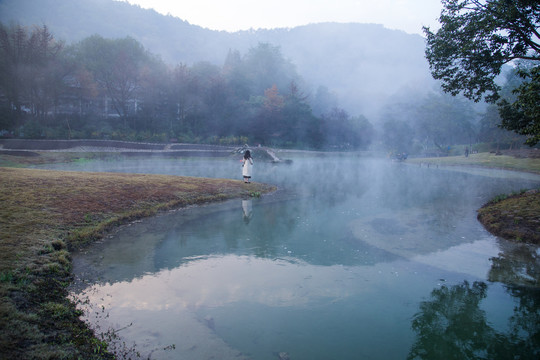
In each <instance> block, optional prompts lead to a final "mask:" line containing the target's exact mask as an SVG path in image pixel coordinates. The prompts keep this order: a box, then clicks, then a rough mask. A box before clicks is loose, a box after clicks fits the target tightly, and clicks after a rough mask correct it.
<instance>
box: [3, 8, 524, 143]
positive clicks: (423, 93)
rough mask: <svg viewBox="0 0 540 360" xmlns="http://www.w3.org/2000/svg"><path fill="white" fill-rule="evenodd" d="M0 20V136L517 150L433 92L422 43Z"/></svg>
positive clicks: (315, 29) (74, 20) (75, 14)
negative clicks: (485, 146)
mask: <svg viewBox="0 0 540 360" xmlns="http://www.w3.org/2000/svg"><path fill="white" fill-rule="evenodd" d="M0 22H1V26H0V30H1V31H0V42H1V44H0V45H1V46H0V105H1V107H0V136H15V137H31V138H110V139H119V140H144V141H168V140H170V139H176V140H178V141H186V142H210V143H242V142H246V141H249V142H250V143H261V144H265V145H272V146H286V147H304V148H306V147H307V148H329V149H366V148H368V147H369V146H372V145H373V146H375V147H376V148H377V149H384V150H387V151H388V152H394V153H398V152H406V153H424V154H428V153H429V154H434V153H437V154H448V153H449V152H450V151H451V146H453V145H461V147H462V149H463V148H464V147H465V146H471V145H472V144H475V143H477V142H479V141H485V142H490V143H494V144H495V145H496V146H497V147H499V146H514V145H516V144H519V143H520V142H522V141H523V139H522V138H520V137H519V136H516V135H515V134H513V133H509V132H507V131H504V130H501V129H500V128H499V127H498V124H500V118H499V115H498V113H497V111H494V109H493V108H488V109H487V110H486V108H485V106H484V105H475V104H474V103H472V102H471V101H469V100H466V99H464V98H461V97H451V96H448V95H446V94H443V93H442V92H441V90H440V86H439V84H438V83H437V82H436V81H434V80H433V79H432V78H431V75H430V73H429V69H428V65H427V61H426V59H425V58H424V47H425V41H424V39H423V38H422V37H421V36H419V35H410V34H406V33H404V32H401V31H395V30H388V29H385V28H384V27H382V26H381V25H375V24H337V23H322V24H311V25H306V26H299V27H296V28H292V29H269V30H251V31H240V32H235V33H228V32H223V31H221V32H219V31H212V30H208V29H203V28H201V27H199V26H195V25H191V24H189V23H187V22H186V21H183V20H181V19H179V18H176V17H172V16H163V15H160V14H158V13H156V12H155V11H153V10H144V9H142V8H140V7H137V6H133V5H129V4H128V3H125V2H121V1H113V0H77V1H72V0H0ZM505 76H507V84H510V85H512V84H513V85H515V83H516V81H517V82H518V83H519V81H521V80H519V78H518V76H517V75H516V73H515V71H513V70H512V69H510V71H509V72H508V74H505V75H504V76H502V77H501V80H503V82H504V80H505V78H504V77H505ZM511 89H512V87H507V89H506V91H505V93H506V94H509V95H508V96H511Z"/></svg>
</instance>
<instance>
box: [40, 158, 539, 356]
mask: <svg viewBox="0 0 540 360" xmlns="http://www.w3.org/2000/svg"><path fill="white" fill-rule="evenodd" d="M293 160H294V161H293V163H292V164H270V163H262V162H257V159H255V167H254V181H260V182H266V183H271V184H276V185H277V186H278V187H279V190H278V191H277V192H276V193H274V194H271V195H267V196H263V197H262V198H260V199H257V198H253V199H251V198H250V199H237V200H232V201H227V202H222V203H218V204H210V205H205V206H199V207H191V208H188V209H183V210H179V211H174V212H169V213H166V214H161V215H159V216H156V217H153V218H150V219H145V220H142V221H139V222H136V223H134V224H131V225H129V226H124V227H121V228H120V229H118V231H116V232H115V233H114V234H112V235H111V236H109V237H108V238H106V239H104V241H102V242H100V243H98V244H95V245H93V246H92V247H90V248H89V249H86V250H85V251H84V252H83V253H80V254H76V256H75V257H74V272H75V274H76V276H77V278H78V279H79V280H78V281H77V282H76V283H75V284H74V285H73V294H74V296H75V297H76V298H78V299H81V300H83V301H85V303H86V304H85V305H84V307H85V309H86V310H87V315H86V319H87V320H88V321H89V322H90V323H91V324H92V326H94V327H96V328H98V329H99V330H100V331H106V330H108V329H116V330H118V329H121V330H120V331H118V334H119V335H120V336H121V340H120V341H119V342H118V343H117V344H118V345H117V348H121V346H123V345H121V344H125V345H126V346H127V350H126V349H124V350H126V351H129V350H130V349H131V350H133V349H132V348H131V347H132V345H133V344H136V345H135V350H136V351H139V352H140V353H141V355H142V356H143V358H147V357H151V358H155V359H287V358H288V359H291V360H294V359H406V358H411V359H413V358H414V359H450V358H453V359H464V358H468V359H474V358H478V359H484V358H489V359H507V358H515V356H517V358H521V359H527V358H530V359H533V358H537V356H538V354H539V353H540V343H539V342H540V340H539V337H538V334H539V332H540V325H539V324H540V291H539V286H540V285H539V278H540V260H539V258H540V256H539V255H540V251H539V248H538V247H537V246H530V245H528V246H527V245H516V244H512V243H509V242H507V241H504V240H502V239H499V238H497V237H495V236H492V235H491V234H489V233H488V232H487V231H486V230H485V229H484V228H483V227H482V225H481V224H480V223H479V222H478V221H477V220H476V211H477V209H478V208H479V207H480V206H481V205H482V204H484V203H485V202H487V201H488V200H489V199H490V198H492V197H494V196H496V195H498V194H500V193H509V192H512V191H519V190H521V189H526V188H537V187H539V186H540V176H537V175H531V174H523V173H515V172H507V171H500V170H485V169H471V168H446V169H443V168H436V167H431V168H427V167H422V166H418V165H410V164H406V163H392V162H390V161H388V160H376V159H365V158H361V157H357V156H355V155H349V156H345V155H343V156H309V155H305V156H302V157H300V156H299V157H298V158H294V159H293ZM50 167H51V166H49V168H50ZM54 167H55V168H62V169H68V170H87V171H117V172H133V173H163V174H175V175H190V176H206V177H223V178H237V179H240V174H241V169H240V163H239V162H238V161H237V160H230V159H227V160H223V159H221V160H211V159H185V160H178V159H166V158H155V157H153V158H146V159H144V158H143V159H129V160H125V161H97V160H96V161H90V162H84V163H81V164H67V165H55V166H54ZM81 306H83V305H81ZM173 345H174V346H173Z"/></svg>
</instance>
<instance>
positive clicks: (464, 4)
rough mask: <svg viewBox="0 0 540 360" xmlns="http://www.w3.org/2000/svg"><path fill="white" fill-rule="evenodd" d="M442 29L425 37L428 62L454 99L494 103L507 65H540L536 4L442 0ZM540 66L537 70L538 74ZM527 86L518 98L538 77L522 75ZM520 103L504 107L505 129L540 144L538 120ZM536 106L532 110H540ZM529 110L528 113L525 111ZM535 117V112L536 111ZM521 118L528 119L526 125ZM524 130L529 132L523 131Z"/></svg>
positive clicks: (518, 0)
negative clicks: (499, 78) (460, 96)
mask: <svg viewBox="0 0 540 360" xmlns="http://www.w3.org/2000/svg"><path fill="white" fill-rule="evenodd" d="M442 4H443V11H442V13H441V16H440V18H439V21H440V23H441V28H440V29H439V30H438V31H437V32H435V33H434V32H432V31H431V30H430V29H429V28H427V27H425V28H424V32H425V34H426V36H427V40H426V41H427V46H426V58H427V60H428V62H429V65H430V69H431V73H432V75H433V77H434V78H435V79H438V80H442V86H443V89H444V90H445V91H446V92H449V93H451V94H452V95H457V94H458V93H461V92H463V94H464V95H465V96H466V97H467V98H469V99H472V100H475V101H479V100H481V99H482V97H483V96H484V97H485V99H486V100H487V101H489V102H495V101H496V100H497V99H498V98H499V96H500V94H499V91H500V86H499V85H497V83H496V81H495V80H496V77H497V76H498V75H499V74H500V72H501V68H502V66H503V65H505V64H508V63H511V62H513V61H515V60H518V59H521V60H528V61H531V62H533V63H534V64H538V62H539V61H540V32H539V26H540V3H539V2H538V1H537V0H484V1H481V0H442ZM535 67H536V68H537V67H538V65H534V67H533V69H534V68H535ZM524 77H526V78H528V79H529V84H531V85H532V86H527V85H525V86H524V87H518V88H517V89H516V90H517V92H518V93H521V92H522V91H524V92H529V91H528V89H529V90H530V89H531V87H532V88H534V86H535V85H534V82H536V81H538V77H537V76H535V75H534V74H533V73H531V74H529V75H524ZM529 100H531V99H530V97H529V96H527V95H525V97H520V96H518V97H517V100H516V102H517V104H515V105H513V106H511V107H509V106H506V107H505V106H504V104H503V106H502V107H503V109H505V108H506V111H503V112H501V115H502V117H503V122H502V126H503V127H504V128H507V129H511V130H514V131H516V132H518V133H521V134H525V135H529V136H530V137H529V139H528V141H527V143H528V144H529V145H534V144H536V143H537V142H538V140H539V139H538V128H539V126H538V121H539V119H538V117H536V118H535V117H530V116H531V111H530V110H531V109H530V106H528V105H526V104H525V103H522V102H527V101H529ZM538 104H539V103H538V102H536V105H531V106H533V107H537V106H540V105H538ZM525 109H527V110H525ZM532 113H535V111H532ZM523 116H528V119H526V120H524V119H523ZM524 127H525V128H524Z"/></svg>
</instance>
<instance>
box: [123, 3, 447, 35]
mask: <svg viewBox="0 0 540 360" xmlns="http://www.w3.org/2000/svg"><path fill="white" fill-rule="evenodd" d="M120 1H128V2H129V3H131V4H137V5H140V6H141V7H142V8H146V9H150V8H153V9H154V10H156V11H157V12H159V13H162V14H165V15H166V14H171V15H173V16H176V17H179V18H181V19H182V20H186V21H187V22H189V23H190V24H192V25H199V26H202V27H204V28H208V29H212V30H226V31H238V30H249V29H272V28H283V27H295V26H299V25H306V24H311V23H320V22H341V23H348V22H356V23H373V24H382V25H384V26H385V27H386V28H389V29H398V30H403V31H405V32H407V33H411V34H412V33H416V34H422V26H430V27H431V28H432V29H436V28H438V25H437V18H438V17H439V15H440V12H441V8H442V7H441V2H440V0H120Z"/></svg>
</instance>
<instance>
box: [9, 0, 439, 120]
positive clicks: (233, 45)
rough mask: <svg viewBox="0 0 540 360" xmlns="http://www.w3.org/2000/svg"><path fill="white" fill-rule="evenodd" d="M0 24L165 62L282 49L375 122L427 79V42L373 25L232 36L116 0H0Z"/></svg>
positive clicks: (309, 88) (310, 89) (313, 88)
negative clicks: (263, 45) (120, 41)
mask: <svg viewBox="0 0 540 360" xmlns="http://www.w3.org/2000/svg"><path fill="white" fill-rule="evenodd" d="M0 21H2V22H3V23H5V24H9V23H11V22H17V23H20V24H23V25H28V26H30V25H43V24H45V25H47V26H48V27H49V28H50V30H51V32H52V33H53V34H54V36H55V37H56V38H57V39H61V40H64V41H66V42H67V43H72V42H77V41H79V40H81V39H83V38H85V37H88V36H91V35H93V34H99V35H102V36H104V37H109V38H119V37H125V36H131V37H133V38H135V39H136V40H137V41H139V42H141V43H142V44H143V45H144V46H145V48H146V49H148V50H149V51H151V52H153V53H155V54H158V55H160V56H161V58H162V59H163V60H164V61H165V62H166V63H168V64H171V65H174V64H178V63H184V64H188V65H191V64H193V63H196V62H199V61H208V62H210V63H214V64H216V65H220V66H221V65H223V62H224V61H225V58H226V56H227V53H228V52H229V50H231V49H235V50H239V51H240V53H242V54H245V53H246V51H247V50H248V49H249V48H250V47H253V46H256V45H257V44H258V43H259V42H268V43H271V44H273V45H278V46H280V47H281V50H282V53H283V55H284V56H285V57H286V58H287V59H290V60H291V61H292V62H293V63H294V64H295V65H296V66H297V70H298V73H299V74H300V75H301V76H302V77H303V79H304V80H305V85H304V87H305V91H306V92H307V93H309V94H311V96H316V95H315V94H316V92H317V89H319V87H325V88H328V91H330V92H331V93H333V94H334V95H335V97H336V98H337V99H338V102H339V103H338V105H339V106H340V107H342V108H344V109H346V110H347V111H348V112H349V113H350V114H351V115H359V114H363V115H365V116H367V117H368V118H369V119H370V121H372V122H376V120H377V114H378V111H379V110H380V109H381V108H383V107H384V106H386V105H387V102H388V101H391V99H392V97H393V96H396V95H397V94H400V93H402V94H403V93H405V94H408V95H409V96H411V95H414V94H418V95H421V94H423V93H425V92H426V91H427V90H430V89H431V88H432V87H433V86H434V84H435V82H434V81H433V80H432V78H431V76H430V74H429V69H428V65H427V61H426V60H425V58H424V46H425V44H424V39H423V38H422V37H421V36H420V35H411V34H407V33H405V32H402V31H397V30H389V29H386V28H384V27H383V26H382V25H376V24H358V23H349V24H338V23H319V24H311V25H306V26H299V27H295V28H291V29H286V28H280V29H271V30H265V29H262V30H250V31H239V32H234V33H229V32H225V31H213V30H209V29H205V28H202V27H200V26H197V25H192V24H190V23H188V22H187V21H184V20H182V19H180V18H177V17H173V16H170V15H167V16H165V15H161V14H159V13H157V12H155V11H154V10H147V9H142V8H140V7H139V6H135V5H130V4H128V3H125V2H120V1H113V0H76V1H73V0H0Z"/></svg>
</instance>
